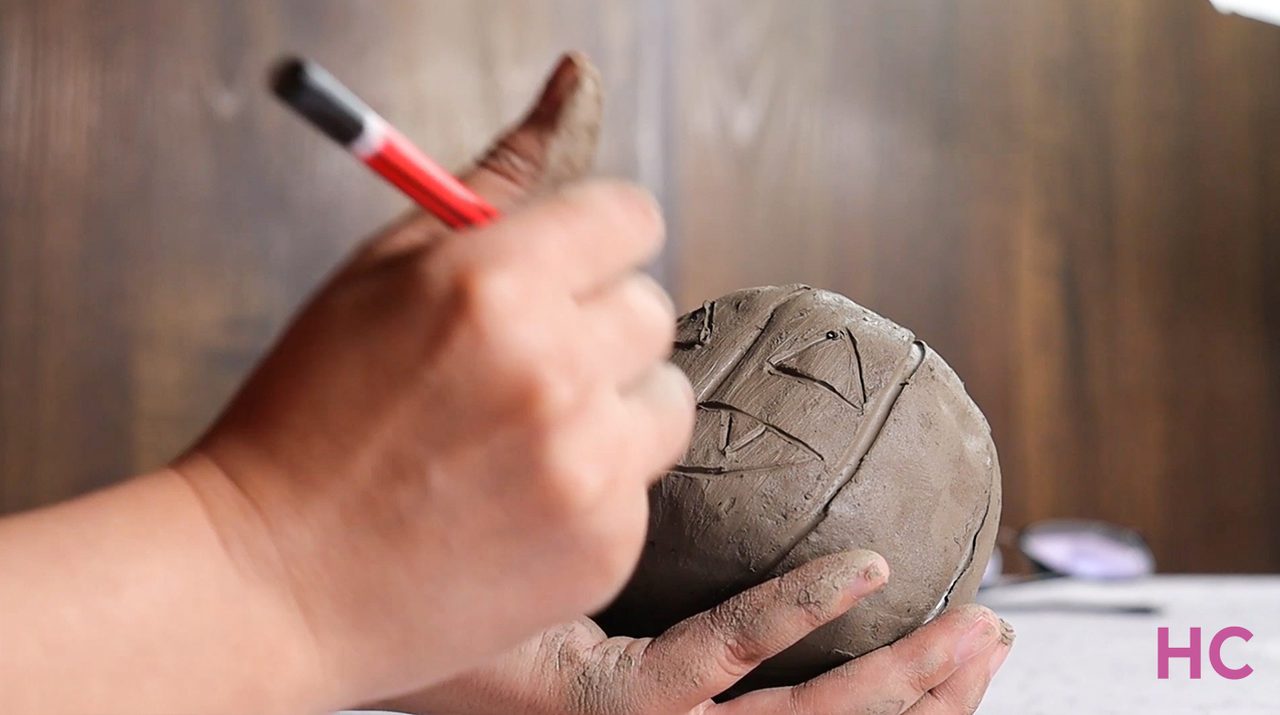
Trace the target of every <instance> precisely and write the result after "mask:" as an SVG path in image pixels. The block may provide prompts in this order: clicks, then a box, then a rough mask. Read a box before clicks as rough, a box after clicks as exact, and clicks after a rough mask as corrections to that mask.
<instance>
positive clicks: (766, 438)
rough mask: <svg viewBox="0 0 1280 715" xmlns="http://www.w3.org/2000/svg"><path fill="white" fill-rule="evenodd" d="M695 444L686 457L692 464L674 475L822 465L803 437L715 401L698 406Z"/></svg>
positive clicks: (674, 469) (677, 469)
mask: <svg viewBox="0 0 1280 715" xmlns="http://www.w3.org/2000/svg"><path fill="white" fill-rule="evenodd" d="M692 443H693V444H694V445H695V446H694V447H692V448H691V449H690V453H689V454H688V455H687V456H688V457H689V458H690V460H691V463H688V464H677V465H676V466H674V467H672V469H671V471H672V472H673V473H676V474H685V475H689V476H699V477H707V476H732V475H737V474H751V473H755V472H763V471H768V470H773V469H781V468H784V467H793V466H796V465H800V464H807V463H811V462H821V461H823V459H822V454H821V453H819V452H818V450H817V449H815V448H814V447H813V446H812V445H810V444H809V443H808V442H806V441H804V440H803V439H801V438H800V437H798V436H796V435H794V434H791V433H790V432H787V431H786V430H784V429H782V428H780V427H778V426H777V425H774V424H771V423H769V422H767V421H765V420H764V419H762V418H760V417H758V416H756V415H753V414H751V413H749V412H747V411H745V410H742V409H740V408H737V407H734V406H733V405H730V404H727V403H724V402H718V401H714V400H707V401H704V402H701V403H699V404H698V416H697V419H696V421H695V425H694V437H693V440H692ZM699 446H701V447H702V448H701V449H699ZM692 460H696V461H692Z"/></svg>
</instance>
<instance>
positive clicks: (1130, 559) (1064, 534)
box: [1018, 519, 1156, 581]
mask: <svg viewBox="0 0 1280 715" xmlns="http://www.w3.org/2000/svg"><path fill="white" fill-rule="evenodd" d="M1018 547H1019V548H1020V549H1021V551H1022V553H1023V554H1025V555H1026V557H1027V558H1028V559H1030V560H1031V562H1032V563H1033V564H1035V566H1036V567H1037V568H1039V569H1041V570H1042V571H1044V572H1045V573H1047V574H1053V575H1057V576H1070V577H1073V578H1082V579H1089V580H1094V581H1111V580H1117V579H1133V578H1142V577H1143V576H1150V575H1151V574H1153V573H1155V570H1156V560H1155V556H1154V555H1152V553H1151V548H1150V547H1148V546H1147V542H1146V541H1145V540H1143V538H1142V537H1141V536H1140V535H1139V534H1138V532H1136V531H1134V530H1133V529H1128V528H1125V527H1122V526H1116V525H1114V524H1108V523H1106V522H1102V521H1091V520H1086V519H1056V520H1051V521H1042V522H1039V523H1036V524H1032V525H1030V526H1028V527H1027V528H1025V529H1023V530H1022V535H1021V536H1020V537H1019V539H1018Z"/></svg>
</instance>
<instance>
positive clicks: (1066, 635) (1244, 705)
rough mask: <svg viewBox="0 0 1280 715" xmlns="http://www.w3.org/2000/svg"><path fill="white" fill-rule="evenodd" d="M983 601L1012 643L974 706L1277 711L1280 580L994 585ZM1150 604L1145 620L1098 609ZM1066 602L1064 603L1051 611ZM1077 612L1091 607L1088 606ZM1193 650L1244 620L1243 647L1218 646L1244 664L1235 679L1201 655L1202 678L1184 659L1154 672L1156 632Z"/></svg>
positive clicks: (1017, 711) (1017, 710)
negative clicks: (1245, 672)
mask: <svg viewBox="0 0 1280 715" xmlns="http://www.w3.org/2000/svg"><path fill="white" fill-rule="evenodd" d="M981 600H982V601H983V602H984V603H986V604H987V605H989V606H991V607H992V608H993V609H994V610H996V611H997V612H998V613H1000V615H1002V616H1003V617H1004V618H1005V619H1006V620H1008V621H1009V622H1010V623H1012V624H1013V626H1014V628H1015V629H1016V630H1017V632H1018V639H1017V641H1016V643H1015V644H1014V648H1013V652H1012V653H1010V655H1009V659H1008V661H1006V662H1005V665H1004V667H1003V668H1002V669H1001V671H1000V673H999V674H998V675H997V676H996V680H995V682H993V683H992V684H991V689H990V690H989V691H988V692H987V697H986V699H985V700H984V702H983V706H982V708H981V709H980V710H979V712H981V713H984V714H989V715H1039V714H1041V713H1052V714H1054V715H1056V714H1057V713H1070V714H1072V715H1075V714H1079V715H1109V714H1110V713H1117V714H1120V713H1124V714H1125V715H1128V714H1129V713H1161V714H1165V713H1168V714H1170V715H1182V714H1183V713H1186V714H1187V715H1191V714H1192V713H1195V714H1196V715H1228V714H1230V715H1261V714H1262V713H1267V714H1268V715H1277V714H1280V576H1226V577H1224V576H1157V577H1154V578H1150V579H1145V580H1142V581H1138V582H1131V583H1114V584H1100V583H1084V582H1071V581H1042V582H1038V583H1026V584H1021V585H1016V586H1009V587H1004V588H997V589H993V590H990V591H987V592H985V593H984V594H982V598H981ZM1126 604H1135V605H1142V604H1147V605H1151V606H1154V607H1155V608H1156V609H1158V611H1157V612H1156V613H1154V614H1150V615H1134V614H1119V613H1107V612H1105V608H1106V607H1109V606H1117V605H1120V606H1123V605H1126ZM1055 605H1058V606H1066V607H1067V608H1058V607H1055ZM1084 607H1090V608H1097V609H1099V610H1097V611H1096V612H1090V611H1089V610H1087V609H1086V608H1084ZM1161 626H1166V627H1168V628H1169V643H1170V645H1172V646H1175V647H1177V646H1186V645H1188V643H1189V641H1188V637H1189V636H1188V633H1189V631H1188V629H1189V628H1190V627H1192V626H1199V627H1200V629H1201V639H1202V648H1203V649H1204V650H1206V651H1207V649H1208V647H1209V641H1210V640H1211V639H1212V637H1213V634H1215V633H1217V632H1218V630H1219V629H1221V628H1225V627H1227V626H1243V627H1245V628H1248V629H1249V630H1250V631H1252V632H1253V639H1252V640H1250V641H1249V642H1248V643H1245V642H1243V641H1240V640H1230V641H1227V642H1226V643H1225V644H1224V646H1223V649H1222V659H1223V661H1224V662H1225V664H1226V665H1228V666H1231V667H1240V666H1241V665H1243V664H1245V663H1248V664H1249V665H1251V666H1252V667H1253V674H1252V675H1250V676H1249V677H1247V678H1244V679H1242V680H1234V681H1233V680H1226V679H1223V678H1220V677H1218V675H1217V674H1216V673H1215V672H1214V670H1213V668H1212V667H1211V666H1210V664H1209V660H1208V655H1207V653H1205V654H1203V655H1202V658H1201V679H1200V680H1191V679H1189V678H1188V672H1189V671H1188V664H1187V661H1186V660H1185V659H1173V660H1171V661H1170V667H1169V679H1168V680H1159V679H1157V677H1156V629H1157V628H1159V627H1161Z"/></svg>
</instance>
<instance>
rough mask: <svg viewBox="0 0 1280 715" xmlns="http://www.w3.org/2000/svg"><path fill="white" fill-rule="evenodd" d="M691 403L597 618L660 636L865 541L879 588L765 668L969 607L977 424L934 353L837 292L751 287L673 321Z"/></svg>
mask: <svg viewBox="0 0 1280 715" xmlns="http://www.w3.org/2000/svg"><path fill="white" fill-rule="evenodd" d="M673 360H674V362H675V363H676V364H677V365H679V366H680V367H681V368H682V369H683V370H684V371H685V373H686V374H687V375H688V376H689V380H690V381H691V382H692V383H693V387H694V392H695V393H696V395H697V401H698V408H697V418H696V423H695V427H694V432H693V440H692V443H691V445H690V447H689V450H688V452H687V453H686V454H685V456H684V458H683V459H681V461H680V463H679V464H677V465H676V466H675V467H674V468H673V469H672V471H671V473H670V474H668V475H667V476H666V477H665V478H664V479H663V480H662V481H661V482H659V483H658V484H657V485H656V486H655V487H654V488H653V490H652V491H651V493H650V508H651V512H650V523H649V534H648V537H647V541H646V544H645V550H644V554H643V556H642V557H641V560H640V564H639V566H638V567H637V569H636V572H635V575H634V576H633V577H632V579H631V581H630V583H629V584H628V585H627V587H626V588H625V590H624V591H623V593H622V595H621V596H619V598H618V600H617V601H616V602H615V603H614V604H613V605H611V606H610V608H609V609H608V610H607V611H606V612H605V613H604V614H602V615H601V617H600V620H601V623H602V624H603V625H604V627H605V629H606V630H607V631H608V632H609V633H610V634H625V635H656V634H658V633H660V632H662V631H663V630H665V629H666V628H668V627H670V626H671V625H673V624H674V623H676V622H677V621H679V620H681V619H683V618H686V617H688V616H690V615H693V614H695V613H698V612H700V611H703V610H706V609H707V608H710V607H712V606H714V605H715V604H717V603H719V602H721V601H723V600H725V599H726V598H728V597H729V596H731V595H733V594H735V593H738V592H740V591H742V590H744V589H746V588H748V587H750V586H753V585H755V584H758V583H761V582H763V581H765V580H767V579H769V578H772V577H773V576H777V575H779V574H782V573H785V572H786V571H789V570H790V569H792V568H795V567H796V566H799V565H800V564H802V563H804V562H806V561H809V560H811V559H814V558H817V557H819V556H823V555H825V554H829V553H833V552H836V551H843V550H847V549H854V548H864V549H872V550H874V551H878V552H879V553H881V554H883V555H884V557H885V558H886V560H887V561H888V562H889V566H890V569H891V570H892V572H893V573H892V576H891V577H890V579H889V584H888V585H887V586H886V587H885V588H884V589H883V590H882V591H880V592H879V593H877V594H875V595H874V596H872V597H870V598H869V599H867V600H866V601H864V602H863V603H862V604H861V605H859V606H858V607H857V608H855V609H854V610H853V611H851V612H849V613H848V614H846V615H845V616H842V617H841V618H839V619H837V620H836V621H834V622H832V623H830V624H828V625H826V626H824V627H822V628H821V629H819V630H818V631H815V632H814V633H813V634H811V635H810V636H809V637H808V638H805V639H804V640H803V641H801V642H800V643H797V644H796V645H795V646H793V647H792V648H790V649H789V650H787V651H786V652H784V653H782V654H781V655H779V656H777V657H775V658H773V659H772V660H770V661H769V662H767V663H766V664H765V665H764V666H762V667H761V668H759V669H757V672H755V673H753V674H752V676H751V677H750V680H749V681H747V682H746V683H745V685H746V686H747V687H760V686H763V685H768V684H779V683H795V682H800V681H802V680H804V679H807V678H809V677H812V676H813V675H816V674H817V673H820V672H822V671H825V670H828V669H830V668H832V667H834V666H836V665H839V664H841V663H843V662H845V661H847V660H849V659H850V658H852V657H855V656H858V655H861V654H863V653H866V652H868V651H871V650H874V649H876V648H878V647H880V646H882V645H885V644H888V643H892V642H893V641H895V640H897V639H898V638H900V637H902V636H903V635H905V634H907V633H909V632H910V631H912V630H914V629H915V628H917V627H919V626H920V625H922V624H923V623H925V622H927V621H928V620H930V619H931V618H933V617H934V616H936V615H937V614H938V613H939V612H941V611H942V610H943V609H945V608H947V607H948V606H953V605H957V604H961V603H966V602H969V601H971V600H972V599H973V597H974V594H975V592H976V591H977V588H978V583H979V581H980V580H981V578H982V573H983V569H984V568H985V567H986V563H987V559H988V557H989V556H990V554H991V550H992V547H993V543H994V540H995V532H996V525H997V523H998V522H999V518H1000V468H999V465H998V463H997V461H996V450H995V445H994V444H993V443H992V441H991V430H990V428H989V427H988V426H987V421H986V419H985V418H983V416H982V413H981V412H979V410H978V408H977V406H976V405H974V403H973V400H971V399H970V398H969V396H968V395H967V394H966V393H965V390H964V385H963V384H962V383H961V382H960V380H959V378H957V377H956V374H955V373H954V372H953V371H952V370H951V368H950V367H948V366H947V364H946V363H945V362H943V361H942V358H940V357H939V356H938V355H937V353H934V352H933V351H932V350H930V349H929V348H928V347H927V346H926V345H924V343H922V342H920V341H918V340H916V338H915V336H914V335H912V334H911V333H910V332H909V331H907V330H905V329H904V328H902V327H901V326H898V325H896V324H894V323H892V322H890V321H888V320H886V319H884V318H882V317H880V316H879V315H876V314H875V313H872V312H871V311H869V310H867V309H865V308H862V307H861V306H859V305H857V304H855V303H854V302H853V301H850V300H849V299H847V298H845V297H843V296H840V295H837V294H835V293H830V292H828V291H823V290H815V289H813V288H809V287H807V286H798V285H796V286H782V287H768V288H751V289H747V290H741V291H737V292H734V293H730V294H728V295H726V296H723V297H721V298H719V299H717V300H714V301H711V302H709V303H706V304H704V305H703V306H702V307H701V308H699V309H697V310H695V311H693V312H691V313H689V314H687V315H684V316H682V317H681V318H680V320H679V323H678V334H677V338H676V350H675V355H674V357H673Z"/></svg>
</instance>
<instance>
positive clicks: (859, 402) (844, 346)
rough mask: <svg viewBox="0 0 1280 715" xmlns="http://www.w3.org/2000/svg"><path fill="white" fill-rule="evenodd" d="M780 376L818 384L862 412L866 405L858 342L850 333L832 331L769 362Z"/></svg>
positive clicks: (846, 331)
mask: <svg viewBox="0 0 1280 715" xmlns="http://www.w3.org/2000/svg"><path fill="white" fill-rule="evenodd" d="M769 367H770V368H772V371H773V372H774V373H776V374H778V375H782V376H784V377H789V378H792V379H794V380H800V381H802V382H806V383H810V384H813V385H816V386H818V387H820V388H822V389H824V390H826V391H827V392H830V393H832V394H834V395H835V396H836V397H839V398H840V399H841V400H844V401H845V402H847V403H848V404H849V405H851V406H853V407H855V408H857V409H859V410H861V409H863V407H864V406H865V405H866V403H867V391H866V386H865V385H864V384H863V378H862V360H861V358H860V357H859V355H858V343H857V340H856V339H855V338H854V337H853V334H852V333H850V332H849V331H848V330H830V331H827V332H826V333H825V334H823V335H821V336H819V337H818V338H817V339H815V340H811V341H809V342H808V343H805V344H804V345H802V346H801V347H799V348H796V349H794V350H792V351H790V352H787V353H783V354H781V355H776V356H774V357H773V358H772V359H770V360H769Z"/></svg>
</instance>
